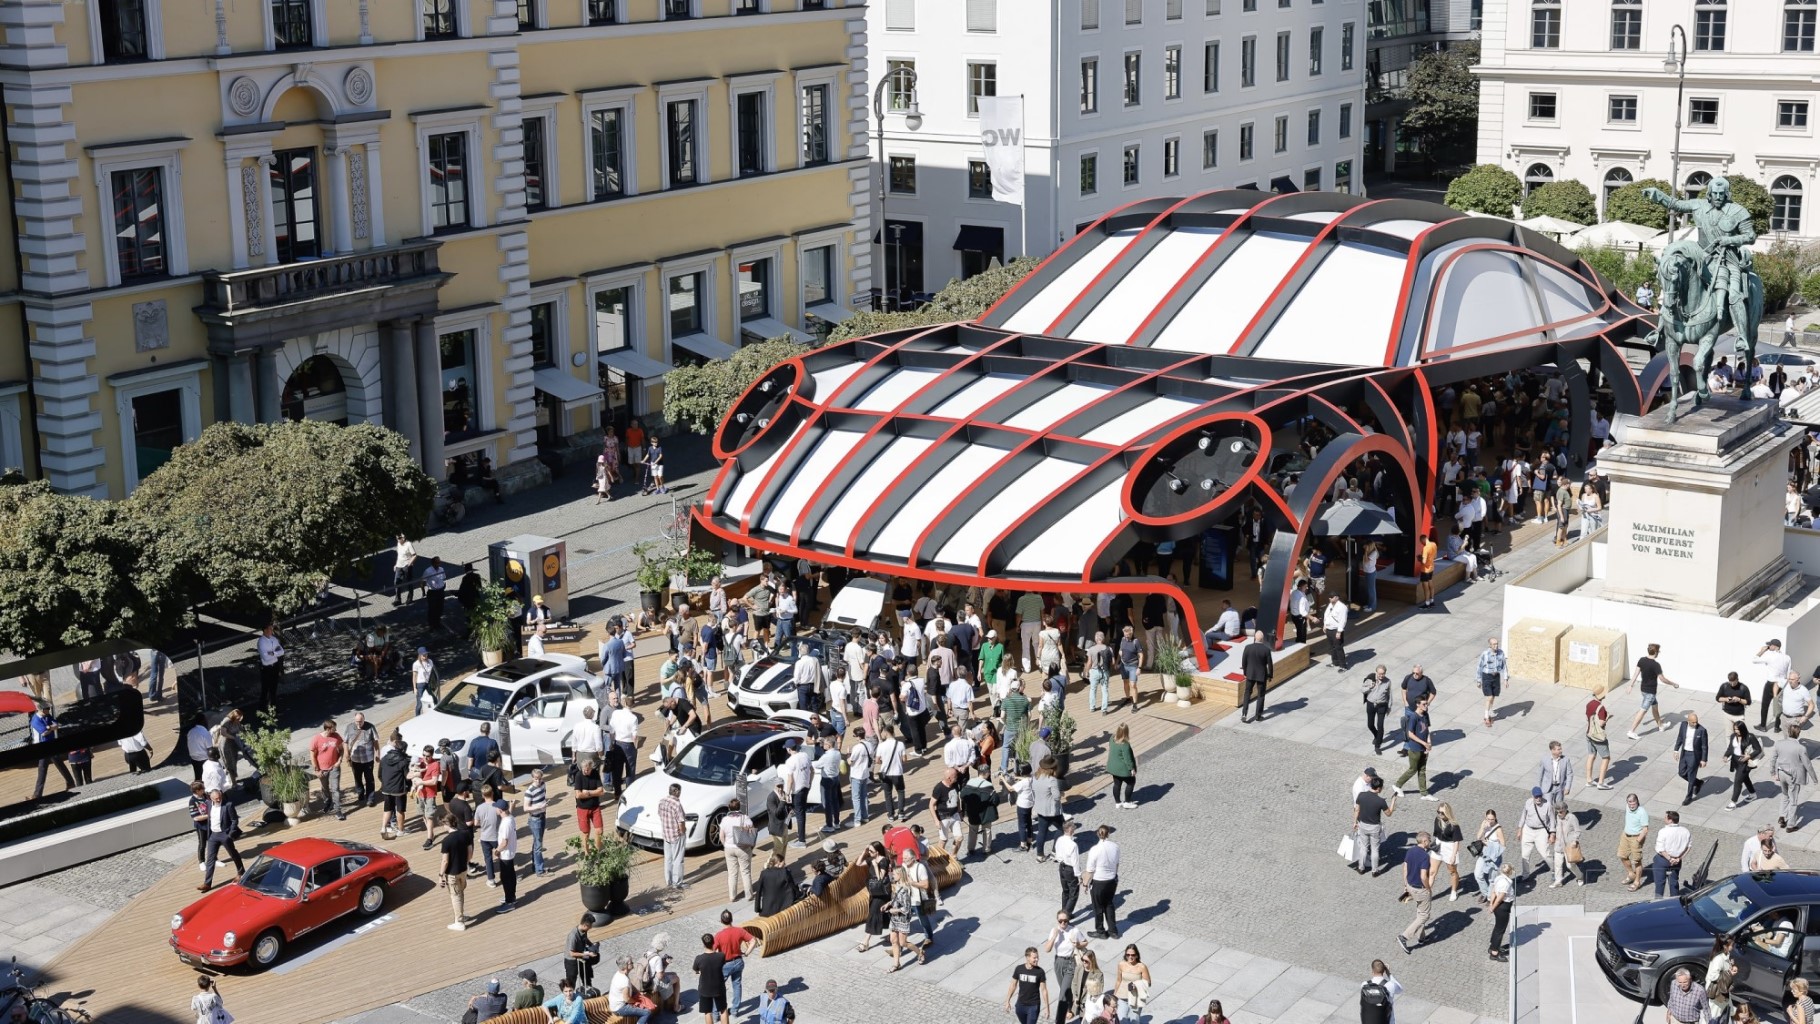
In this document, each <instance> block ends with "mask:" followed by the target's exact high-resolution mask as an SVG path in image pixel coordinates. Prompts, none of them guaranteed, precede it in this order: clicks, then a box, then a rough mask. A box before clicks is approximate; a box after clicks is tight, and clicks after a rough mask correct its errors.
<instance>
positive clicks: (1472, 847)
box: [1466, 839, 1485, 857]
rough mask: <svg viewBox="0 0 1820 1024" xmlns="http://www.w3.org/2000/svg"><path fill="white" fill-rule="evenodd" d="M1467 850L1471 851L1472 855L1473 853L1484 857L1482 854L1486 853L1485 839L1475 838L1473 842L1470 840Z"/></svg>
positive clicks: (1475, 855)
mask: <svg viewBox="0 0 1820 1024" xmlns="http://www.w3.org/2000/svg"><path fill="white" fill-rule="evenodd" d="M1466 852H1467V853H1470V854H1472V855H1473V856H1474V857H1482V856H1484V855H1485V843H1484V841H1483V840H1479V839H1474V840H1473V841H1472V842H1470V843H1467V844H1466Z"/></svg>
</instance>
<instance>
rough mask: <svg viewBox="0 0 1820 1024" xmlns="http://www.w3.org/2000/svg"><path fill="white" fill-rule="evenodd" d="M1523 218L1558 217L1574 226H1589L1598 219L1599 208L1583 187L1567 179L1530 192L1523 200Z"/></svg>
mask: <svg viewBox="0 0 1820 1024" xmlns="http://www.w3.org/2000/svg"><path fill="white" fill-rule="evenodd" d="M1523 216H1525V217H1559V218H1561V219H1562V220H1571V221H1573V222H1574V223H1575V224H1591V223H1593V222H1594V221H1596V220H1598V219H1599V207H1598V204H1596V203H1594V202H1593V194H1592V192H1591V191H1590V190H1589V189H1587V187H1586V186H1585V185H1582V184H1580V183H1579V182H1577V181H1575V180H1573V179H1571V178H1569V179H1567V180H1565V181H1551V182H1549V183H1548V184H1546V185H1543V186H1542V187H1541V188H1538V189H1536V190H1535V191H1534V192H1531V193H1530V194H1529V195H1528V197H1527V198H1525V199H1524V200H1523Z"/></svg>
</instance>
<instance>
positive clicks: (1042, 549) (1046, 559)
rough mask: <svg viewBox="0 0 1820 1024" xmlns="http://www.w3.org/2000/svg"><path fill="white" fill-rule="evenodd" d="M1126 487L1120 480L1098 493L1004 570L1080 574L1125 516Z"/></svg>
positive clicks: (1014, 559) (1065, 517)
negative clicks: (1122, 500) (1121, 503)
mask: <svg viewBox="0 0 1820 1024" xmlns="http://www.w3.org/2000/svg"><path fill="white" fill-rule="evenodd" d="M1124 484H1125V481H1124V479H1123V478H1119V479H1115V480H1113V481H1112V482H1111V483H1108V484H1107V485H1106V486H1104V487H1102V488H1100V489H1099V490H1098V491H1095V492H1094V493H1093V494H1092V495H1091V496H1090V497H1088V498H1087V499H1086V500H1085V501H1082V502H1081V503H1080V504H1079V505H1076V506H1074V508H1073V509H1071V510H1070V511H1069V512H1068V514H1067V515H1065V516H1063V517H1062V518H1061V519H1059V520H1057V521H1056V524H1055V525H1054V526H1051V527H1050V528H1049V529H1047V530H1044V531H1043V532H1042V533H1040V534H1038V535H1037V537H1036V539H1035V540H1033V541H1031V542H1030V543H1029V544H1028V545H1026V546H1025V547H1024V550H1022V551H1019V552H1018V553H1017V554H1016V555H1014V556H1012V558H1011V561H1010V562H1008V563H1006V566H1005V567H1006V568H1007V569H1008V570H1010V571H1011V572H1014V573H1043V574H1062V575H1067V576H1079V575H1081V574H1082V572H1083V571H1084V570H1085V569H1086V567H1087V559H1088V557H1089V556H1091V555H1092V554H1093V550H1094V548H1096V547H1098V546H1099V543H1100V541H1102V540H1104V539H1105V538H1106V537H1107V536H1109V535H1111V533H1112V531H1113V530H1115V529H1117V528H1118V525H1119V518H1120V516H1121V515H1122V514H1123V513H1122V511H1121V510H1120V508H1119V489H1120V488H1121V487H1123V486H1124Z"/></svg>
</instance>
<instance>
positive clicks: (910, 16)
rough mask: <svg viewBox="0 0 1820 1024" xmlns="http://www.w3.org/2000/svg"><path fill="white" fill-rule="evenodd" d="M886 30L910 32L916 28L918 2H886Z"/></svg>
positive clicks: (906, 0)
mask: <svg viewBox="0 0 1820 1024" xmlns="http://www.w3.org/2000/svg"><path fill="white" fill-rule="evenodd" d="M885 28H886V29H898V30H901V31H905V32H909V31H912V30H914V29H915V28H916V0H886V3H885Z"/></svg>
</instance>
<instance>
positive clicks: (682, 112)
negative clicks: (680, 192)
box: [664, 100, 701, 188]
mask: <svg viewBox="0 0 1820 1024" xmlns="http://www.w3.org/2000/svg"><path fill="white" fill-rule="evenodd" d="M695 104H696V101H695V100H671V101H670V102H669V103H667V104H665V105H664V107H665V109H664V137H665V145H666V147H667V149H666V152H668V153H669V156H670V187H671V188H676V187H678V186H681V185H694V184H696V183H697V182H699V180H700V168H699V166H698V163H697V161H698V159H699V157H700V152H701V146H700V140H699V138H698V135H699V133H700V130H701V125H700V122H699V121H698V120H697V119H696V106H695Z"/></svg>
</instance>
